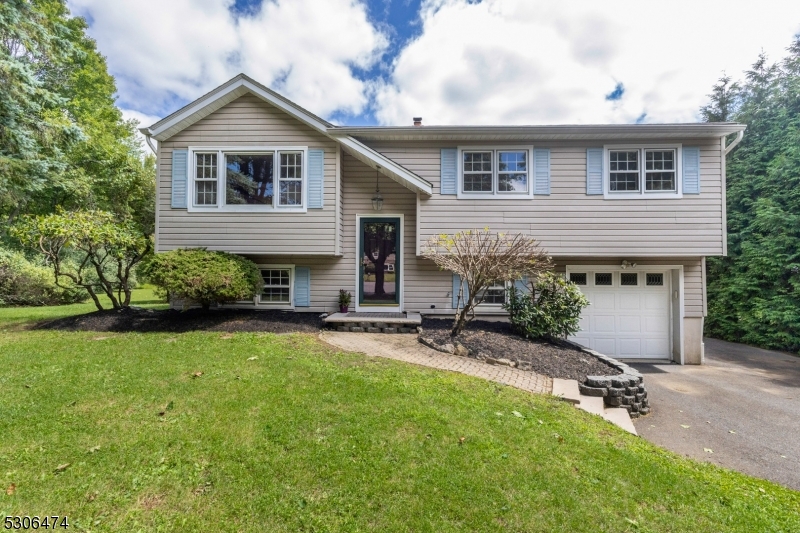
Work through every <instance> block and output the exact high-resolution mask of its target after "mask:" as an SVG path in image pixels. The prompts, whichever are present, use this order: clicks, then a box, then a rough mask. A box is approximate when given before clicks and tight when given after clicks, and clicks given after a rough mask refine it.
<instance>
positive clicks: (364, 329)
mask: <svg viewBox="0 0 800 533" xmlns="http://www.w3.org/2000/svg"><path fill="white" fill-rule="evenodd" d="M323 321H324V322H325V324H326V325H327V326H328V327H330V328H333V329H336V331H352V332H354V333H417V332H418V330H417V327H418V326H419V325H420V324H422V316H420V314H419V313H334V314H332V315H330V316H327V317H325V319H324V320H323Z"/></svg>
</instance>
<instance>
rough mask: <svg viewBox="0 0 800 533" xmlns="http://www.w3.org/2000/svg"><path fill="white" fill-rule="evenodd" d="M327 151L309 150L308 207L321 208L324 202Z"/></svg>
mask: <svg viewBox="0 0 800 533" xmlns="http://www.w3.org/2000/svg"><path fill="white" fill-rule="evenodd" d="M324 179H325V151H324V150H309V151H308V207H309V208H311V209H320V208H322V204H323V202H324V197H325V190H324V189H325V188H324V186H323V185H324Z"/></svg>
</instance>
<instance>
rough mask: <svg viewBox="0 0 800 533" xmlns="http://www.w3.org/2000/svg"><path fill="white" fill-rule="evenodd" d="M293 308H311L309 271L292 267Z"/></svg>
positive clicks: (305, 268)
mask: <svg viewBox="0 0 800 533" xmlns="http://www.w3.org/2000/svg"><path fill="white" fill-rule="evenodd" d="M294 306H295V307H309V306H311V269H310V268H308V267H294Z"/></svg>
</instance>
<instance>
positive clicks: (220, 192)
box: [186, 145, 309, 213]
mask: <svg viewBox="0 0 800 533" xmlns="http://www.w3.org/2000/svg"><path fill="white" fill-rule="evenodd" d="M308 150H309V148H308V146H294V145H292V146H275V145H272V146H190V147H189V148H188V164H187V167H188V176H187V180H186V181H187V183H186V195H187V202H186V209H187V211H188V212H189V213H235V212H245V213H247V212H250V213H254V212H255V213H306V212H307V211H308ZM287 152H294V153H302V154H303V159H302V162H301V165H302V167H301V174H302V205H299V206H288V205H280V203H279V202H280V197H279V195H280V190H279V188H280V185H279V183H278V182H279V179H280V178H279V174H280V154H281V153H287ZM212 153H216V154H217V204H216V205H197V204H195V180H196V179H197V177H196V174H197V164H196V159H195V157H196V154H212ZM268 153H272V154H273V191H274V193H273V200H272V205H255V204H253V205H250V204H236V205H226V204H225V201H226V198H225V196H226V192H227V187H226V183H225V180H226V174H227V173H226V171H225V155H226V154H239V155H261V154H268Z"/></svg>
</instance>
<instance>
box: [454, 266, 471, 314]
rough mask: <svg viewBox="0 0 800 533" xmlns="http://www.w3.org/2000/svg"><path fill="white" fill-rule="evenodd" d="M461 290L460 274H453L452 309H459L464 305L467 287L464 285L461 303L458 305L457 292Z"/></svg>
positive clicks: (467, 292)
mask: <svg viewBox="0 0 800 533" xmlns="http://www.w3.org/2000/svg"><path fill="white" fill-rule="evenodd" d="M460 290H461V276H459V275H458V274H455V273H454V274H453V309H457V308H458V309H460V308H461V307H464V301H465V300H466V299H467V298H469V287H468V286H467V285H464V295H463V296H462V299H461V305H460V306H459V305H458V293H459V291H460Z"/></svg>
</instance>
